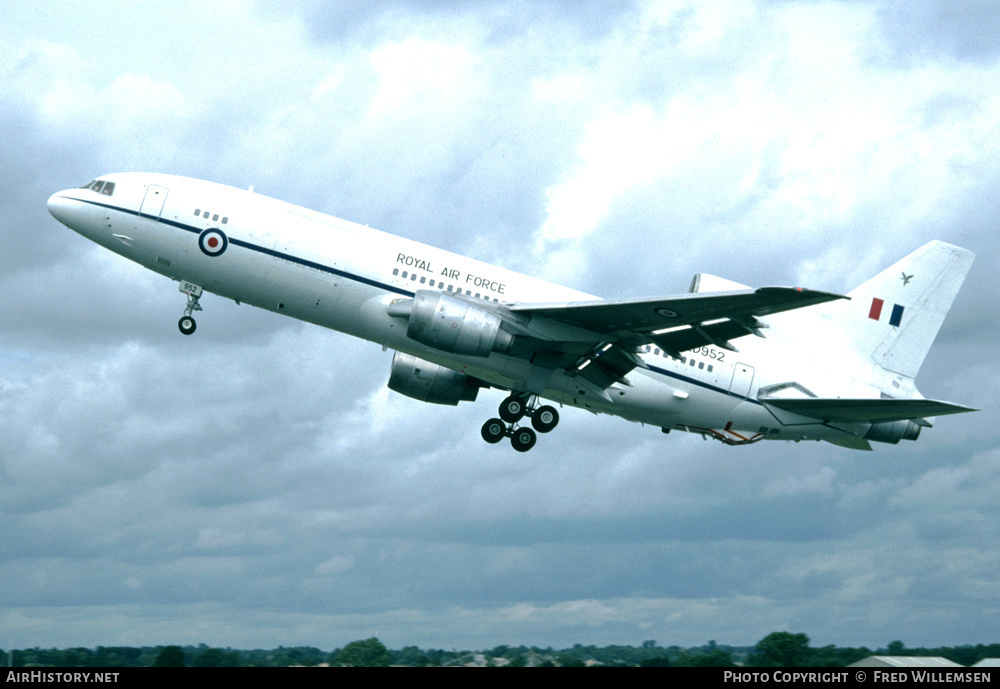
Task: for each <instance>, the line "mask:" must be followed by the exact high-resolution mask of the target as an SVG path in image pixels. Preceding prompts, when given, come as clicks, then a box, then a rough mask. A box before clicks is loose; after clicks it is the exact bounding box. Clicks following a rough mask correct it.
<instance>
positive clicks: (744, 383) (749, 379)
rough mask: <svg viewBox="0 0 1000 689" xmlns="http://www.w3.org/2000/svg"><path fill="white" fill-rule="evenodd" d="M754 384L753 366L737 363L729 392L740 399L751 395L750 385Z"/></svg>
mask: <svg viewBox="0 0 1000 689" xmlns="http://www.w3.org/2000/svg"><path fill="white" fill-rule="evenodd" d="M752 383H753V366H747V365H746V364H741V363H737V364H736V367H735V368H734V369H733V382H732V383H730V385H729V392H731V393H732V394H734V395H739V396H740V397H747V396H749V395H750V385H751V384H752Z"/></svg>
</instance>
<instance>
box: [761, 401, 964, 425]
mask: <svg viewBox="0 0 1000 689" xmlns="http://www.w3.org/2000/svg"><path fill="white" fill-rule="evenodd" d="M761 402H763V403H764V404H766V405H768V406H773V407H776V408H777V409H782V410H784V411H790V412H794V413H796V414H802V415H803V416H811V417H813V418H816V419H823V420H824V421H840V422H846V423H884V422H887V421H903V420H906V419H922V418H925V417H928V416H944V415H945V414H961V413H963V412H967V411H977V410H976V409H972V408H971V407H963V406H962V405H960V404H952V403H951V402H941V401H938V400H920V399H917V400H913V399H910V400H895V399H841V398H835V399H823V398H818V397H807V398H789V399H781V398H770V399H762V400H761Z"/></svg>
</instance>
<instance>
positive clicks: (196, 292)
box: [177, 280, 202, 335]
mask: <svg viewBox="0 0 1000 689" xmlns="http://www.w3.org/2000/svg"><path fill="white" fill-rule="evenodd" d="M178 289H180V291H181V292H182V293H184V294H186V295H188V300H187V308H186V309H184V315H183V316H181V319H180V320H179V321H177V327H178V328H179V329H180V331H181V333H183V334H184V335H190V334H191V333H193V332H194V331H195V328H197V327H198V324H197V323H195V321H194V318H193V317H192V316H191V314H192V313H194V312H195V311H201V310H202V309H201V304H199V303H198V299H200V298H201V292H202V289H201V287H199V286H198V285H195V284H193V283H191V282H188V281H186V280H181V284H180V287H179V288H178Z"/></svg>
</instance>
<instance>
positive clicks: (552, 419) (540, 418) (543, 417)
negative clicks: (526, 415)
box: [531, 405, 559, 433]
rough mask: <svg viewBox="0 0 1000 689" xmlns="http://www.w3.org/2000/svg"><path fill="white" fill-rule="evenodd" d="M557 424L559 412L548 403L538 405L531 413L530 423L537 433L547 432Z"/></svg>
mask: <svg viewBox="0 0 1000 689" xmlns="http://www.w3.org/2000/svg"><path fill="white" fill-rule="evenodd" d="M558 424H559V412H557V411H556V408H555V407H550V406H548V405H546V406H544V407H539V408H538V409H536V410H535V411H534V412H532V414H531V425H532V426H534V428H535V430H536V431H538V432H539V433H548V432H549V431H551V430H552V429H553V428H555V427H556V426H557V425H558Z"/></svg>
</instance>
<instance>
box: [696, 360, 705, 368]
mask: <svg viewBox="0 0 1000 689" xmlns="http://www.w3.org/2000/svg"><path fill="white" fill-rule="evenodd" d="M698 368H699V369H704V368H705V362H704V361H699V362H698Z"/></svg>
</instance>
